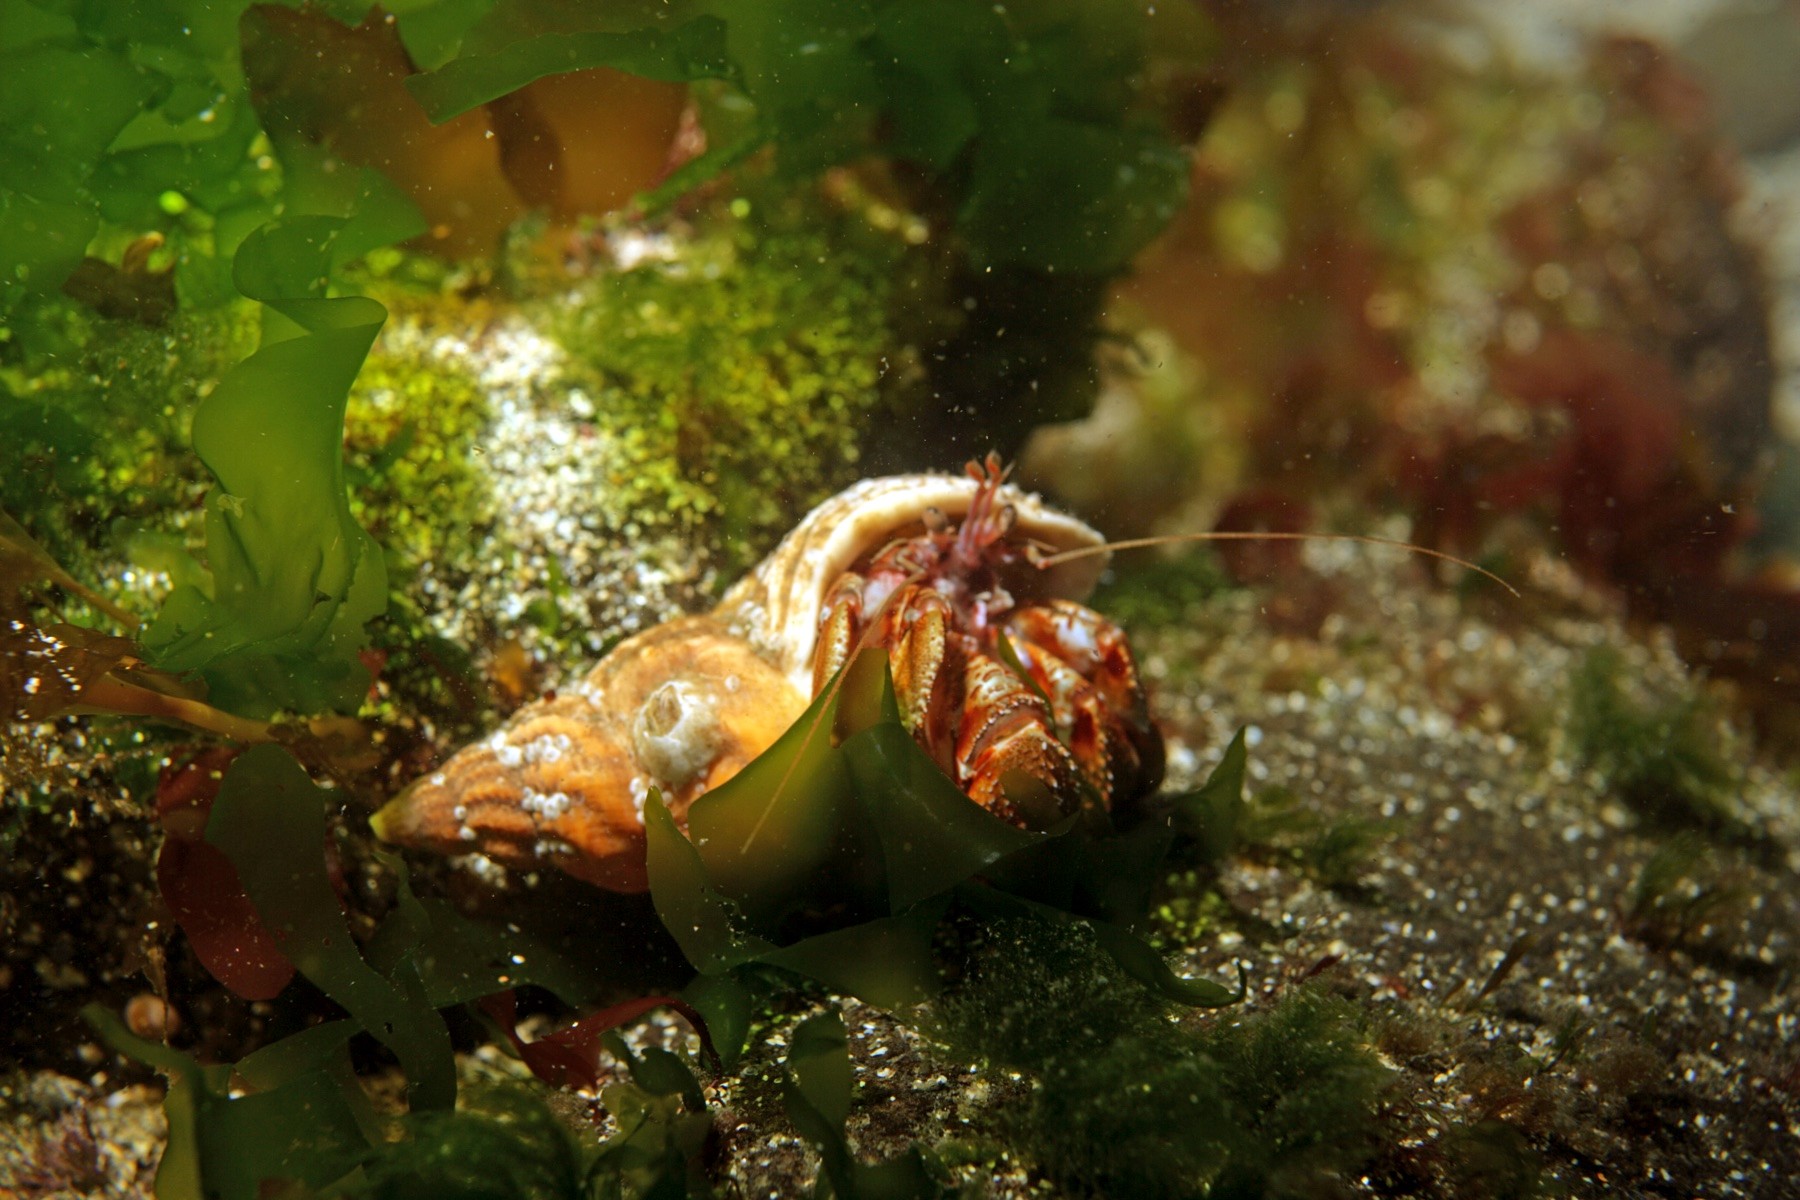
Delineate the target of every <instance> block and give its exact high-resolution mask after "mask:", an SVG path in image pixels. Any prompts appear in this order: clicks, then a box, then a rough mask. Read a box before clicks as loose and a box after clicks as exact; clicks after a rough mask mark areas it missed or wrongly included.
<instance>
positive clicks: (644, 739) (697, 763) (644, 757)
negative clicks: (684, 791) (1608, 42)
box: [631, 679, 724, 788]
mask: <svg viewBox="0 0 1800 1200" xmlns="http://www.w3.org/2000/svg"><path fill="white" fill-rule="evenodd" d="M710 693H711V689H710V688H709V687H707V686H706V685H705V684H702V683H697V682H695V681H693V680H688V679H676V680H670V681H669V682H668V683H665V684H663V685H662V686H661V687H659V688H657V689H656V690H655V691H654V692H651V693H650V698H649V699H648V700H646V701H644V706H643V707H642V708H640V709H639V710H638V714H637V718H636V719H635V720H634V721H633V722H632V726H631V745H632V748H633V749H634V750H635V751H636V752H637V757H638V761H639V762H641V763H642V764H643V765H644V767H645V768H646V769H647V770H648V771H649V772H650V774H651V776H652V777H654V778H655V779H657V780H660V781H661V782H662V783H665V784H667V785H669V786H670V787H673V788H680V787H684V786H686V785H687V784H688V783H689V782H690V781H692V780H694V779H695V778H697V777H698V776H699V775H700V774H701V773H702V772H703V771H705V770H706V769H707V768H709V767H710V766H712V764H713V760H714V759H715V758H717V757H718V754H719V750H720V747H721V745H722V744H723V741H724V730H723V728H722V727H721V724H720V721H719V712H718V706H717V703H716V701H715V698H714V697H713V695H711V694H710Z"/></svg>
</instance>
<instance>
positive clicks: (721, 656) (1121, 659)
mask: <svg viewBox="0 0 1800 1200" xmlns="http://www.w3.org/2000/svg"><path fill="white" fill-rule="evenodd" d="M1103 547H1104V542H1103V541H1102V539H1101V537H1100V535H1099V534H1098V533H1097V532H1095V531H1094V530H1093V529H1092V528H1090V527H1089V526H1087V525H1086V524H1084V523H1082V522H1081V521H1078V520H1076V519H1075V518H1073V517H1070V516H1068V515H1066V514H1063V513H1059V512H1057V511H1055V510H1054V509H1052V508H1050V507H1049V506H1047V505H1046V504H1044V503H1043V502H1042V501H1041V500H1039V499H1038V498H1037V497H1036V496H1033V495H1029V494H1027V493H1025V492H1023V491H1021V490H1020V489H1018V488H1017V487H1015V486H1013V485H1011V484H1009V483H1007V482H1006V476H1005V472H1004V471H1003V470H1002V469H1001V466H1000V463H999V460H998V459H997V458H996V457H994V456H989V458H988V459H987V461H986V462H980V463H973V462H972V463H970V464H969V466H968V468H967V470H966V472H965V473H964V474H963V475H961V476H953V475H940V474H919V475H901V476H894V477H888V478H880V479H869V480H864V481H863V482H861V483H858V484H856V485H854V486H852V487H850V488H849V489H848V490H846V491H844V492H842V493H840V494H839V495H837V496H834V497H832V498H831V499H829V500H827V501H825V502H824V503H822V504H820V505H819V506H818V507H817V508H815V509H813V510H812V512H810V513H808V514H807V516H806V517H805V518H804V519H803V520H802V521H801V522H800V524H799V525H798V526H797V527H796V528H795V529H794V530H793V531H792V532H791V533H790V534H789V535H788V536H787V537H786V538H785V539H783V541H782V542H781V544H780V545H779V546H777V547H776V549H775V550H774V552H773V553H771V554H770V555H769V556H768V557H767V558H766V559H764V560H763V561H762V562H761V563H760V564H759V565H758V566H757V567H756V568H755V569H754V570H752V571H751V572H750V574H749V575H747V576H746V577H745V578H744V579H743V580H741V581H740V582H739V583H737V584H736V585H735V586H734V587H732V588H731V590H730V591H729V592H727V593H726V595H725V597H724V599H723V600H722V601H721V602H720V603H719V605H718V607H717V608H716V609H715V610H714V611H713V612H711V613H709V614H706V615H703V616H694V617H685V618H681V619H678V620H675V621H670V622H667V623H665V624H663V625H659V626H657V627H655V628H653V629H650V630H648V631H646V632H644V633H641V634H638V635H637V636H635V637H632V638H628V639H627V640H625V641H623V642H621V643H620V644H619V645H618V646H617V647H615V648H614V649H613V650H612V652H611V653H609V654H608V655H606V656H605V657H604V658H603V659H602V660H601V661H600V662H599V663H598V664H597V665H596V666H595V667H594V668H593V670H592V671H590V672H589V673H588V675H587V677H586V678H585V679H584V680H583V681H582V682H581V684H580V685H579V686H577V687H576V688H574V689H573V690H570V691H565V692H562V693H559V694H557V695H555V696H552V697H548V698H545V699H543V700H539V701H537V702H535V703H532V704H530V705H527V706H526V707H525V708H523V709H521V710H520V711H519V712H518V713H517V714H515V715H514V716H513V718H512V719H511V720H510V721H508V722H507V724H506V725H505V726H504V727H502V728H501V729H500V730H498V731H497V732H496V733H494V734H493V735H492V736H490V737H488V738H486V739H484V740H482V741H480V742H477V743H475V744H474V745H471V746H469V747H467V748H465V749H464V750H462V751H461V752H459V753H458V754H456V755H455V756H454V757H452V758H451V759H450V760H449V761H448V762H447V763H445V764H444V765H443V767H442V768H441V769H440V770H438V771H437V772H435V773H433V774H432V775H430V776H428V777H427V778H425V779H422V780H420V781H419V782H417V783H415V784H414V785H412V786H411V787H409V788H408V789H407V790H406V791H404V792H402V793H401V794H400V795H399V796H398V797H396V798H395V799H394V800H393V801H392V802H390V803H389V804H388V805H387V806H386V807H384V808H383V809H382V810H381V811H380V812H379V813H377V814H376V817H375V821H374V824H375V829H376V832H377V833H378V834H379V835H380V836H381V837H383V838H384V839H386V840H388V841H390V842H395V843H399V844H401V845H408V846H417V847H421V848H429V849H433V850H438V851H441V852H446V853H470V852H478V853H481V854H484V855H486V856H487V857H489V858H490V859H493V860H495V861H497V862H500V863H502V864H506V865H512V866H519V867H527V866H536V865H554V866H557V867H560V868H561V869H563V870H565V871H567V872H569V873H570V874H572V875H575V876H577V877H579V878H582V879H585V880H588V881H589V882H592V883H595V884H599V885H600V886H602V887H607V888H611V889H614V890H618V891H626V892H634V891H642V890H644V889H645V888H646V887H647V886H648V875H647V871H646V866H645V833H644V805H645V802H646V799H647V797H648V796H649V794H650V792H651V789H653V788H654V789H656V790H657V791H658V792H659V793H660V795H661V796H662V797H663V799H664V801H665V802H666V803H667V804H668V806H669V809H670V812H671V813H672V814H673V815H674V817H675V819H676V820H677V821H678V822H680V821H683V820H684V819H685V814H686V812H687V809H688V807H689V806H690V805H692V803H693V802H694V800H695V799H696V798H698V797H699V796H700V795H702V794H704V793H705V792H706V791H708V790H709V789H711V788H714V787H716V786H718V785H719V784H721V783H723V782H724V781H725V780H726V779H728V778H730V777H731V776H732V775H734V774H736V773H737V772H738V771H739V770H740V769H741V768H742V767H743V766H744V765H745V764H746V763H748V762H749V761H750V760H751V759H753V758H755V757H756V756H757V755H758V754H760V753H761V752H762V751H764V750H765V749H767V748H768V747H769V746H771V745H772V744H773V743H774V742H775V740H776V738H778V737H779V736H780V735H781V734H782V733H783V732H784V731H785V730H786V729H787V728H788V727H789V726H790V725H792V724H793V723H794V722H795V721H796V720H797V719H799V717H800V716H801V714H802V713H803V712H804V711H805V710H806V707H807V705H808V703H809V701H810V700H811V699H812V698H813V697H814V696H815V695H817V694H818V693H819V692H820V691H821V690H823V689H825V688H827V687H830V686H831V685H832V681H833V680H834V678H835V677H836V676H837V675H838V673H839V671H840V669H841V668H842V667H843V666H844V665H845V664H846V663H847V662H848V661H849V659H850V658H851V657H853V656H854V654H855V653H856V652H857V651H859V650H860V649H861V648H863V647H867V646H876V647H883V648H885V649H886V651H887V654H888V660H889V666H890V670H891V672H892V676H893V682H894V692H895V698H896V701H897V703H898V706H899V709H900V713H901V717H902V720H903V722H904V724H905V726H906V728H907V729H908V730H909V731H910V732H911V734H912V736H913V738H914V740H915V741H916V742H917V743H918V744H919V745H920V746H921V747H922V748H923V749H924V750H925V752H926V753H927V754H929V755H930V757H931V758H932V760H933V761H934V762H935V763H936V764H937V765H938V767H939V768H940V769H941V770H942V771H943V772H944V774H945V775H947V776H948V777H949V778H950V779H951V780H952V781H953V782H955V783H956V784H957V786H958V787H960V788H961V789H962V790H963V791H964V792H965V793H966V794H967V795H968V796H969V797H970V799H971V800H972V801H973V802H974V803H976V804H979V805H981V806H982V807H984V808H986V809H987V810H989V811H990V812H992V813H994V814H995V815H997V816H999V817H1002V818H1004V819H1005V820H1008V821H1010V822H1012V823H1013V824H1015V825H1020V826H1024V827H1028V828H1043V827H1046V826H1049V825H1051V824H1054V823H1055V822H1057V821H1058V820H1060V819H1062V818H1064V817H1066V816H1068V815H1071V814H1073V813H1074V812H1076V811H1078V810H1079V809H1080V808H1082V807H1083V806H1084V805H1090V804H1091V805H1099V806H1102V807H1104V808H1108V809H1113V810H1120V809H1125V808H1128V807H1129V806H1131V805H1133V804H1135V803H1136V802H1138V801H1139V800H1141V799H1142V798H1143V797H1145V796H1146V795H1148V794H1149V793H1151V792H1153V791H1154V790H1155V789H1156V787H1157V785H1158V783H1159V782H1160V781H1161V777H1162V767H1163V747H1162V739H1161V735H1160V734H1159V733H1158V731H1157V729H1156V726H1155V725H1154V724H1153V723H1152V722H1151V720H1150V717H1149V712H1148V709H1147V705H1146V703H1145V697H1144V691H1143V687H1142V684H1141V682H1140V680H1139V677H1138V671H1137V666H1136V664H1135V662H1134V661H1133V659H1132V656H1131V651H1130V649H1129V647H1128V646H1127V645H1126V642H1125V637H1124V634H1123V633H1122V632H1121V631H1120V630H1119V629H1118V628H1117V627H1116V626H1114V625H1113V624H1112V623H1110V622H1109V621H1107V620H1106V619H1105V618H1104V617H1102V616H1100V615H1099V614H1098V613H1096V612H1094V611H1093V610H1091V609H1088V608H1084V607H1082V605H1081V604H1080V603H1079V601H1080V600H1082V599H1084V598H1085V597H1086V596H1087V594H1088V593H1089V592H1090V591H1091V590H1092V588H1093V586H1094V584H1095V582H1096V581H1097V579H1098V577H1099V574H1100V571H1101V569H1102V567H1103V565H1104V561H1105V559H1104V550H1103ZM1080 551H1091V553H1085V554H1084V553H1074V552H1080Z"/></svg>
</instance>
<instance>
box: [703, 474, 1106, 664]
mask: <svg viewBox="0 0 1800 1200" xmlns="http://www.w3.org/2000/svg"><path fill="white" fill-rule="evenodd" d="M976 486H977V485H976V482H975V481H974V480H973V479H971V478H969V477H968V476H967V475H938V474H920V475H890V476H887V477H885V478H880V479H865V480H863V481H862V482H861V483H857V484H853V485H852V486H850V487H848V488H846V489H845V490H843V491H842V492H839V493H838V494H837V495H835V496H833V497H831V499H829V500H826V501H825V502H824V503H822V504H820V505H819V506H818V507H817V508H814V509H813V510H812V511H811V512H809V513H807V514H806V516H805V517H804V518H802V519H801V521H800V523H799V524H798V525H796V526H795V527H794V529H793V531H792V532H791V533H789V534H788V535H787V536H786V537H785V538H783V539H782V540H781V544H780V545H779V546H777V547H775V549H774V550H773V551H772V552H771V553H770V554H769V556H768V557H767V558H765V559H763V560H762V562H760V563H758V564H757V566H756V569H755V570H753V571H751V572H750V574H748V575H746V576H745V577H744V578H743V579H741V580H739V581H738V582H737V584H736V585H735V586H733V587H732V589H731V590H730V591H729V592H727V593H726V594H725V598H724V600H723V601H721V602H720V604H719V607H718V608H717V609H716V610H714V615H715V616H717V617H719V618H720V619H721V620H723V621H725V622H726V623H727V624H729V625H730V626H731V628H732V630H733V632H737V633H740V634H742V635H743V636H745V637H747V638H749V639H750V642H751V644H752V645H754V646H755V647H756V648H757V650H758V652H759V653H761V654H762V655H763V656H764V657H766V658H767V659H768V660H769V661H770V662H772V663H774V664H775V665H776V667H777V668H779V669H780V670H781V671H782V672H783V673H784V674H786V675H787V677H788V679H789V681H790V682H792V683H793V684H794V686H795V687H797V688H799V689H800V690H801V691H808V692H809V691H811V690H812V675H813V662H812V659H813V645H814V643H815V642H816V640H817V638H818V633H819V614H820V612H821V610H822V609H823V607H824V602H825V593H826V592H827V591H828V590H829V589H830V588H831V585H832V584H833V583H834V582H836V580H837V578H838V577H839V576H840V575H842V574H843V573H844V572H845V571H847V570H849V569H850V568H851V566H852V565H853V564H854V563H855V562H856V561H857V560H858V559H860V558H862V557H863V556H865V555H867V554H870V553H872V552H874V551H876V550H879V549H881V547H883V546H885V545H887V543H888V542H890V541H892V540H893V539H894V538H895V537H897V536H899V535H901V534H904V533H908V532H911V531H914V530H918V529H922V528H923V527H924V522H925V514H926V511H927V510H928V509H933V508H935V509H937V510H938V511H939V512H941V513H943V514H944V515H945V516H946V517H949V518H951V519H952V521H956V520H959V519H961V518H962V517H963V516H964V515H965V514H967V513H968V511H969V504H970V502H971V501H972V500H973V499H974V497H975V490H976ZM999 499H1000V503H1002V504H1007V505H1011V506H1012V509H1013V512H1014V513H1015V514H1016V516H1017V521H1016V523H1015V524H1014V526H1013V534H1014V536H1016V537H1019V538H1022V539H1031V540H1034V541H1038V542H1042V543H1044V544H1045V545H1047V546H1050V547H1052V548H1053V549H1054V550H1058V551H1061V550H1075V549H1079V548H1081V547H1084V546H1098V545H1101V544H1102V543H1103V542H1104V541H1105V539H1104V538H1103V537H1101V536H1100V534H1099V532H1098V531H1097V530H1095V529H1094V528H1093V527H1092V526H1090V525H1088V524H1086V523H1085V522H1082V521H1079V520H1077V519H1075V518H1074V517H1071V516H1069V515H1068V514H1067V513H1061V512H1058V511H1056V510H1055V509H1053V508H1051V507H1050V506H1049V505H1047V504H1045V503H1044V501H1043V499H1042V498H1041V497H1039V496H1037V495H1035V494H1033V493H1031V492H1026V491H1022V490H1020V489H1019V488H1016V487H1014V486H1013V485H1011V484H1005V485H1003V486H1002V487H1001V489H1000V494H999ZM1106 559H1107V556H1106V555H1104V554H1094V555H1090V556H1088V557H1085V558H1078V559H1075V560H1073V561H1071V562H1066V563H1061V564H1058V565H1057V566H1055V567H1050V568H1047V570H1046V575H1047V579H1046V581H1045V582H1046V587H1047V588H1048V590H1049V591H1050V593H1051V594H1053V595H1055V596H1058V597H1061V598H1063V599H1067V600H1083V599H1086V598H1087V596H1088V594H1089V593H1090V592H1092V591H1093V590H1094V585H1095V584H1096V583H1098V582H1099V581H1100V575H1101V572H1102V571H1104V570H1105V569H1106Z"/></svg>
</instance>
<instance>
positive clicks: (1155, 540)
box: [1032, 529, 1520, 600]
mask: <svg viewBox="0 0 1800 1200" xmlns="http://www.w3.org/2000/svg"><path fill="white" fill-rule="evenodd" d="M1184 542H1360V543H1362V544H1363V545H1365V546H1392V547H1394V548H1395V549H1396V550H1405V551H1406V552H1407V553H1409V554H1418V555H1421V556H1423V557H1425V558H1435V559H1437V560H1438V561H1439V562H1447V563H1452V564H1454V565H1455V566H1459V567H1461V568H1462V569H1463V570H1465V571H1473V572H1475V574H1477V575H1480V576H1481V577H1482V578H1484V579H1489V580H1492V581H1493V582H1494V583H1497V584H1499V585H1500V586H1501V587H1503V588H1505V589H1506V590H1507V592H1508V593H1509V594H1510V595H1511V596H1512V597H1513V598H1514V599H1515V600H1516V599H1519V598H1520V597H1519V589H1518V588H1516V587H1514V586H1513V585H1512V584H1510V583H1508V582H1506V580H1504V579H1502V578H1500V576H1498V575H1496V574H1494V573H1493V572H1492V571H1490V570H1488V569H1487V568H1486V567H1483V566H1480V565H1478V564H1476V563H1472V562H1470V561H1469V560H1468V559H1466V558H1458V557H1457V556H1456V555H1454V554H1446V553H1444V552H1443V551H1442V550H1433V549H1432V548H1431V547H1429V546H1418V545H1414V544H1413V543H1412V542H1402V541H1400V540H1398V539H1396V538H1384V537H1374V536H1373V535H1370V534H1363V533H1286V532H1282V533H1259V532H1253V531H1250V530H1237V529H1233V530H1225V531H1214V532H1211V533H1172V534H1168V535H1165V536H1163V537H1142V538H1126V539H1125V540H1124V541H1120V542H1102V543H1100V544H1099V545H1098V546H1077V547H1076V548H1075V549H1073V550H1064V551H1061V552H1060V553H1057V554H1049V555H1032V561H1033V563H1034V564H1035V565H1036V566H1037V567H1038V568H1039V569H1042V570H1048V569H1049V568H1051V567H1054V566H1057V565H1059V564H1061V563H1066V562H1073V561H1075V560H1076V559H1078V558H1087V557H1088V556H1089V555H1093V554H1110V553H1112V552H1113V551H1114V550H1142V549H1146V548H1147V547H1150V546H1174V545H1180V544H1181V543H1184Z"/></svg>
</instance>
